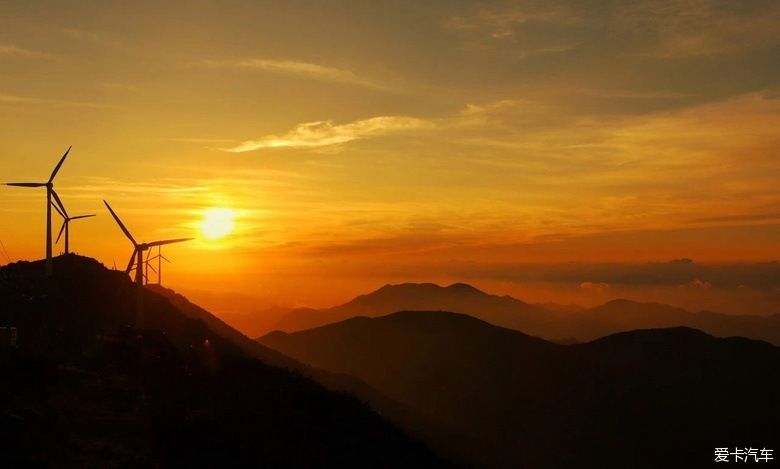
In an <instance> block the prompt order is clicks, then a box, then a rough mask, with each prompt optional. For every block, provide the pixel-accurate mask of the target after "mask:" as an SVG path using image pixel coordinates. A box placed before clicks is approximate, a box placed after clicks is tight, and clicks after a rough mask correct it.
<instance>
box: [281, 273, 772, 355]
mask: <svg viewBox="0 0 780 469" xmlns="http://www.w3.org/2000/svg"><path fill="white" fill-rule="evenodd" d="M398 311H452V312H456V313H464V314H468V315H469V316H473V317H476V318H479V319H482V320H483V321H487V322H489V323H491V324H493V325H496V326H501V327H506V328H509V329H515V330H518V331H522V332H525V333H526V334H531V335H536V336H539V337H544V338H546V339H548V340H554V341H560V340H561V339H566V341H567V342H572V341H588V340H593V339H597V338H599V337H604V336H606V335H609V334H614V333H616V332H622V331H630V330H633V329H649V328H668V327H679V326H684V327H692V328H695V329H700V330H702V331H704V332H707V333H708V334H712V335H715V336H719V337H729V336H735V335H736V336H743V337H749V338H752V339H758V340H766V341H767V342H771V343H773V344H775V345H780V315H774V316H766V317H761V316H738V315H728V314H720V313H715V312H710V311H700V312H691V311H686V310H684V309H681V308H675V307H673V306H669V305H664V304H658V303H639V302H635V301H629V300H614V301H610V302H609V303H606V304H604V305H601V306H598V307H595V308H589V309H585V308H583V309H578V308H572V307H565V306H559V305H554V304H547V305H535V304H530V303H525V302H523V301H521V300H518V299H516V298H512V297H511V296H497V295H491V294H488V293H485V292H483V291H481V290H478V289H477V288H474V287H472V286H470V285H466V284H462V283H456V284H453V285H450V286H447V287H441V286H439V285H435V284H432V283H420V284H418V283H404V284H400V285H385V286H384V287H382V288H380V289H378V290H376V291H374V292H371V293H369V294H366V295H361V296H358V297H357V298H355V299H353V300H352V301H350V302H348V303H345V304H343V305H340V306H335V307H333V308H328V309H324V310H314V309H296V310H292V311H290V312H289V313H287V315H285V316H284V317H283V318H282V319H281V320H280V322H279V323H278V325H277V329H278V330H281V331H285V332H295V331H300V330H304V329H309V328H312V327H319V326H323V325H325V324H330V323H333V322H337V321H343V320H344V319H348V318H352V317H357V316H367V317H377V316H384V315H387V314H390V313H395V312H398Z"/></svg>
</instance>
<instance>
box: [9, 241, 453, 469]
mask: <svg viewBox="0 0 780 469" xmlns="http://www.w3.org/2000/svg"><path fill="white" fill-rule="evenodd" d="M54 269H55V270H54V272H55V274H54V276H53V277H52V278H50V279H43V278H41V276H40V273H41V272H43V266H42V262H32V263H29V262H18V263H15V264H11V265H7V266H4V267H2V268H0V304H2V310H0V325H13V326H15V327H17V328H18V331H19V340H18V348H16V349H9V348H7V347H3V348H0V373H2V374H3V377H4V380H3V386H2V387H0V397H1V398H2V399H0V436H2V437H3V438H0V449H2V451H3V458H4V461H6V462H10V464H11V465H24V466H28V465H40V466H61V467H70V466H73V467H83V466H92V467H97V466H99V467H106V466H112V465H118V466H130V467H133V466H134V467H139V466H163V467H185V466H186V467H203V466H210V467H217V466H219V467H246V466H265V467H312V466H326V467H369V466H370V467H406V466H414V467H438V466H445V465H446V464H445V463H443V462H442V461H441V460H439V459H438V458H437V457H436V456H435V455H434V454H433V453H431V452H430V450H428V449H427V448H426V447H425V446H424V445H423V444H422V443H420V442H418V441H416V440H414V439H412V438H410V437H409V436H407V435H406V434H405V433H404V432H402V431H401V430H399V429H398V428H397V427H395V426H393V425H392V424H390V423H388V422H387V421H386V420H384V419H383V418H381V417H380V416H379V415H377V414H376V413H374V412H373V411H371V410H370V409H369V408H368V407H367V406H366V405H365V404H363V403H361V402H360V401H358V400H357V399H355V398H354V397H351V396H349V395H347V394H344V393H340V392H333V391H330V390H328V389H326V388H324V387H323V386H321V385H320V384H318V383H316V382H314V381H312V380H311V379H309V378H306V377H305V376H303V375H302V374H300V373H299V372H295V371H290V370H287V369H283V368H279V367H276V366H272V365H270V364H268V363H266V362H265V361H263V359H265V360H267V361H270V362H277V363H278V362H280V361H281V362H284V363H287V364H294V363H296V362H295V361H294V360H291V359H288V358H286V357H284V356H283V355H281V354H279V353H278V352H274V351H271V350H268V349H266V348H264V347H260V348H258V347H256V346H251V347H250V346H249V342H251V341H248V339H246V338H244V339H243V340H242V339H240V338H239V337H234V340H230V338H229V337H227V336H228V335H229V332H228V331H226V330H225V329H220V326H219V324H218V323H215V322H214V321H215V320H216V318H212V319H209V318H208V317H206V316H202V317H197V315H195V314H194V313H193V312H192V311H189V312H186V313H185V312H183V311H182V310H181V309H179V308H177V307H176V306H175V305H174V304H173V303H172V302H171V301H169V299H167V298H165V297H164V296H161V295H159V294H158V293H155V292H154V291H152V290H149V289H145V291H144V301H145V304H146V321H147V322H146V327H145V328H144V329H143V330H136V329H134V328H133V327H131V326H130V324H132V321H133V318H134V314H133V306H134V301H133V300H134V298H135V297H134V295H135V292H136V290H135V286H134V285H133V284H132V283H131V282H130V281H129V279H128V278H127V276H126V275H125V274H124V273H123V272H117V271H111V270H108V269H106V268H105V267H103V266H102V265H101V264H99V263H98V262H96V261H94V260H92V259H89V258H84V257H79V256H74V255H68V256H60V257H58V258H55V263H54ZM216 321H218V320H216ZM264 350H265V351H264ZM258 358H260V359H258Z"/></svg>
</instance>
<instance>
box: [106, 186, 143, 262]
mask: <svg viewBox="0 0 780 469" xmlns="http://www.w3.org/2000/svg"><path fill="white" fill-rule="evenodd" d="M103 203H104V204H106V208H108V211H109V212H111V216H112V217H114V220H116V223H117V225H119V228H121V229H122V232H123V233H124V234H125V236H127V239H129V240H130V242H131V243H133V246H136V247H137V246H138V243H136V242H135V239H134V238H133V235H131V234H130V232H129V231H127V228H126V227H125V224H124V223H122V220H120V219H119V217H118V216H117V215H116V213H114V210H113V209H112V208H111V206H110V205H108V202H106V201H105V200H104V201H103ZM128 272H129V270H128Z"/></svg>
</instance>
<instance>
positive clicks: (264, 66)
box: [200, 59, 390, 90]
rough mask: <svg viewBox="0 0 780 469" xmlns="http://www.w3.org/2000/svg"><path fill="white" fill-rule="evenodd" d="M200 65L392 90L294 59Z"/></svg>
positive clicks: (364, 79)
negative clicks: (259, 71)
mask: <svg viewBox="0 0 780 469" xmlns="http://www.w3.org/2000/svg"><path fill="white" fill-rule="evenodd" d="M200 65H202V66H205V67H211V68H237V69H248V70H261V71H265V72H272V73H281V74H285V75H293V76H299V77H304V78H310V79H313V80H321V81H327V82H332V83H341V84H347V85H355V86H362V87H366V88H372V89H377V90H390V88H389V87H388V86H386V85H384V84H382V83H380V82H378V81H375V80H371V79H368V78H364V77H361V76H359V75H357V74H355V73H354V72H352V71H351V70H345V69H341V68H334V67H328V66H325V65H319V64H313V63H308V62H297V61H294V60H269V59H239V60H205V61H202V62H200Z"/></svg>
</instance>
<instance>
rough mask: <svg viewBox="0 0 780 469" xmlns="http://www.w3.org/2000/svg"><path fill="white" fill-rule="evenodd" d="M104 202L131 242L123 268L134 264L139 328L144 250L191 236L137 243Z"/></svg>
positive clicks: (129, 269) (140, 322)
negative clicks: (127, 260)
mask: <svg viewBox="0 0 780 469" xmlns="http://www.w3.org/2000/svg"><path fill="white" fill-rule="evenodd" d="M103 203H104V204H106V208H107V209H108V211H109V212H111V216H112V217H114V220H115V221H116V223H117V225H119V228H120V229H121V230H122V232H123V233H124V234H125V236H127V239H129V240H130V242H131V243H133V253H132V254H131V255H130V261H129V262H128V263H127V268H126V269H125V272H126V273H128V274H129V273H130V271H131V270H133V265H135V284H136V288H137V292H138V293H137V298H136V303H135V305H136V327H138V328H139V329H140V328H142V327H143V322H144V309H143V308H144V304H143V290H142V288H143V285H144V252H146V251H148V250H149V249H150V248H153V247H155V246H163V245H166V244H173V243H181V242H184V241H189V240H191V239H193V238H176V239H165V240H162V241H152V242H151V243H140V244H139V243H138V242H136V240H135V238H133V235H131V234H130V231H128V229H127V227H126V226H125V225H124V223H122V220H120V219H119V217H118V216H117V214H116V213H115V212H114V210H113V209H112V208H111V206H110V205H108V202H106V201H105V200H104V201H103Z"/></svg>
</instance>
